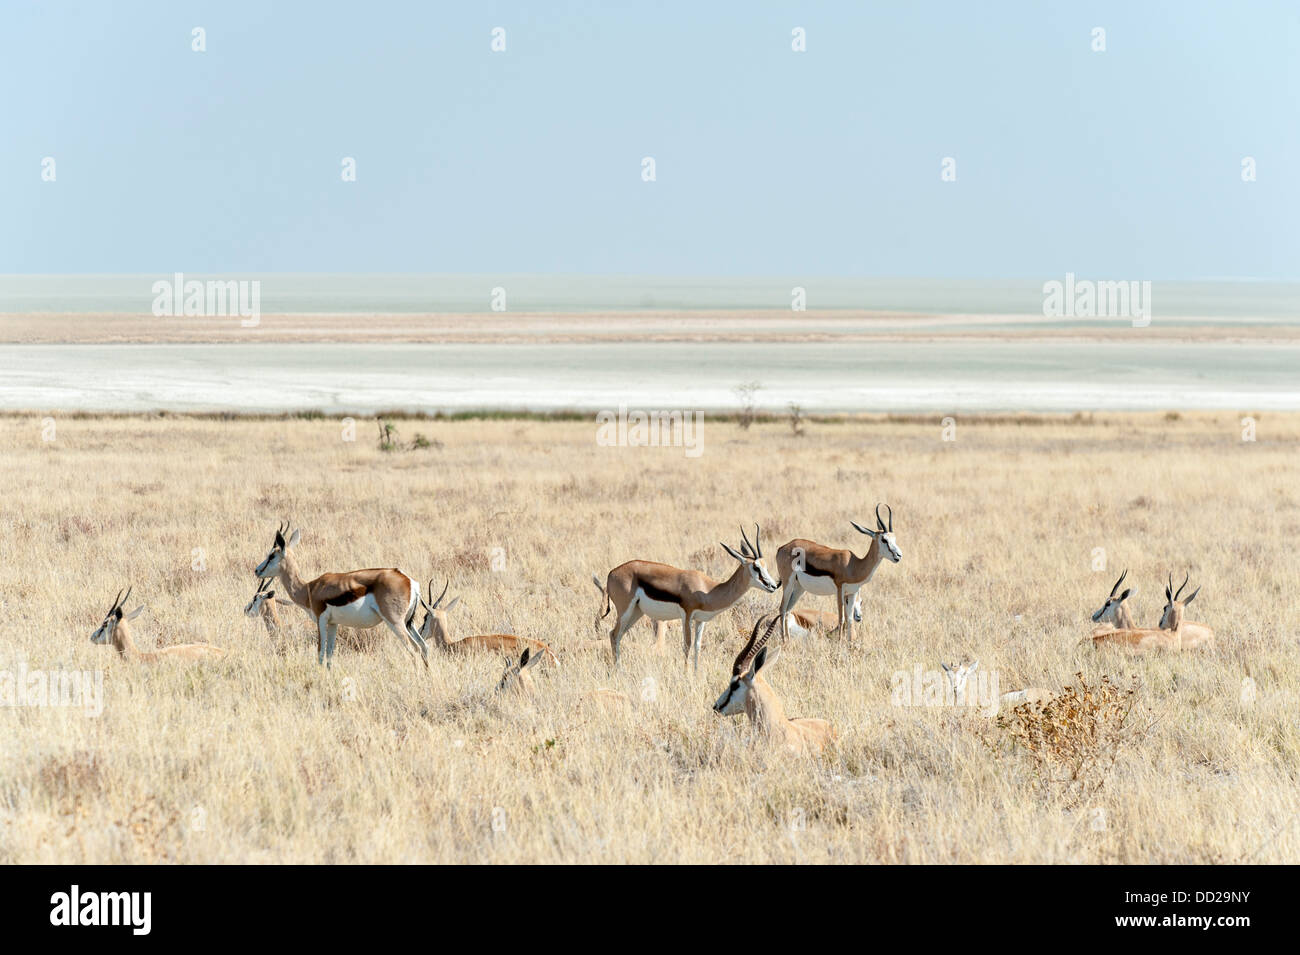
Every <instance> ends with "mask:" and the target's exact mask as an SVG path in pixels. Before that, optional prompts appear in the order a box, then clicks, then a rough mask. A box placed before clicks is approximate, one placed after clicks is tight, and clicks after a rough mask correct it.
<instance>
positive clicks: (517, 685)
mask: <svg viewBox="0 0 1300 955" xmlns="http://www.w3.org/2000/svg"><path fill="white" fill-rule="evenodd" d="M542 656H543V654H540V653H532V651H531V650H529V649H528V648H525V649H524V652H523V653H522V654H520V656H519V662H518V663H514V662H513V661H507V663H506V669H505V672H504V673H502V674H501V681H500V682H499V683H497V692H498V693H510V692H514V693H518V694H519V695H520V696H531V695H532V693H533V691H534V689H536V687H534V685H533V678H532V676H531V675H530V674H529V672H528V671H529V670H531V669H532V668H533V667H535V666H537V664H538V663H540V662H541V660H542Z"/></svg>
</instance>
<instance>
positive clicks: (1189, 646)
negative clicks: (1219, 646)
mask: <svg viewBox="0 0 1300 955" xmlns="http://www.w3.org/2000/svg"><path fill="white" fill-rule="evenodd" d="M1190 578H1191V574H1190V573H1189V574H1188V575H1187V576H1185V577H1184V578H1183V582H1182V585H1181V586H1180V587H1179V588H1178V593H1174V577H1173V574H1170V575H1169V583H1168V585H1167V586H1166V587H1165V612H1164V613H1162V614H1161V615H1160V629H1161V630H1171V631H1175V632H1177V633H1178V634H1180V636H1181V638H1182V640H1181V646H1180V649H1183V650H1195V649H1197V648H1198V647H1207V648H1210V647H1213V646H1214V631H1213V630H1211V629H1210V628H1209V627H1207V626H1206V625H1205V624H1203V623H1192V622H1191V621H1190V620H1184V619H1183V608H1184V607H1186V606H1187V605H1188V604H1189V603H1191V602H1192V601H1193V600H1195V599H1196V595H1197V594H1199V593H1200V592H1201V588H1200V587H1197V588H1196V589H1195V590H1193V591H1192V594H1191V596H1190V597H1188V598H1187V599H1186V600H1181V601H1180V600H1179V599H1178V596H1179V594H1181V593H1182V592H1183V588H1184V587H1186V586H1187V581H1188V580H1189V579H1190Z"/></svg>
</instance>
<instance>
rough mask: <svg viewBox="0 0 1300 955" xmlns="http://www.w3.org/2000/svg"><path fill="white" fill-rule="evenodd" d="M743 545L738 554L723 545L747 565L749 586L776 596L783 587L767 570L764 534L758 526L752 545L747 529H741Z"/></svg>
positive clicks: (724, 547)
mask: <svg viewBox="0 0 1300 955" xmlns="http://www.w3.org/2000/svg"><path fill="white" fill-rule="evenodd" d="M740 537H741V545H740V551H739V552H737V551H736V549H735V548H734V547H731V546H729V545H727V544H723V545H722V549H723V550H725V551H726V552H727V553H728V554H730V555H731V556H732V557H734V558H736V560H738V561H740V562H741V563H742V564H744V565H745V569H746V570H747V571H748V572H749V585H750V586H751V587H758V588H761V589H762V590H765V591H767V592H768V593H769V594H774V593H776V591H777V588H778V587H780V586H781V585H780V584H778V583H777V582H776V580H774V579H773V577H772V574H771V572H770V571H769V570H768V569H767V564H766V563H764V561H763V532H762V530H761V529H760V528H759V526H758V525H757V524H755V525H754V541H753V543H750V540H749V536H748V535H747V534H746V533H745V529H744V528H743V527H742V528H741V529H740Z"/></svg>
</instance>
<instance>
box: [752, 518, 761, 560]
mask: <svg viewBox="0 0 1300 955" xmlns="http://www.w3.org/2000/svg"><path fill="white" fill-rule="evenodd" d="M754 555H755V556H756V557H762V556H763V529H762V528H761V527H759V526H758V521H755V522H754Z"/></svg>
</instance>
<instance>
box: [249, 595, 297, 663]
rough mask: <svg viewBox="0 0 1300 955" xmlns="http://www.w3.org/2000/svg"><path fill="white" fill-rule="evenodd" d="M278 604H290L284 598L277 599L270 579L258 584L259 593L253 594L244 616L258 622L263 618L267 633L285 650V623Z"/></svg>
mask: <svg viewBox="0 0 1300 955" xmlns="http://www.w3.org/2000/svg"><path fill="white" fill-rule="evenodd" d="M277 603H284V604H287V603H290V601H287V600H285V599H284V598H283V597H281V598H279V599H277V598H276V596H275V591H274V590H272V589H271V581H270V579H269V578H267V579H264V580H259V581H258V582H257V592H256V593H254V594H253V599H252V600H250V601H249V602H248V606H247V607H245V608H244V616H246V617H251V618H252V619H254V620H256V619H257V618H258V617H261V618H262V624H263V626H265V627H266V632H267V633H268V634H270V636H271V640H272V641H273V642H274V643H275V645H276V646H277V647H278V648H279V649H281V650H283V649H284V635H285V629H284V621H283V620H281V619H280V611H279V610H277V609H276V604H277Z"/></svg>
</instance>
